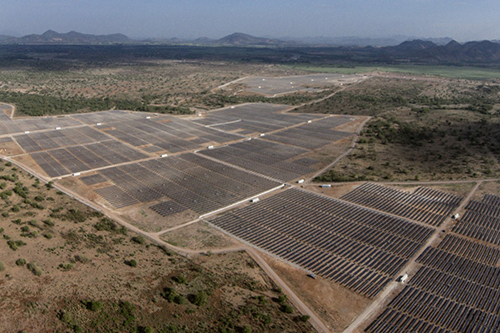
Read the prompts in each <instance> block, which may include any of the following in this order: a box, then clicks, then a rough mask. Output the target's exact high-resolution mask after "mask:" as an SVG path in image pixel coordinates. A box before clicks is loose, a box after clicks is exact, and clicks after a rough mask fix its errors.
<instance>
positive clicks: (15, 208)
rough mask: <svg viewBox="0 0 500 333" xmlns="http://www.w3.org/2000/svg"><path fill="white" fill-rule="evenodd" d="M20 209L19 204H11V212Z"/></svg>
mask: <svg viewBox="0 0 500 333" xmlns="http://www.w3.org/2000/svg"><path fill="white" fill-rule="evenodd" d="M20 210H21V209H20V208H19V205H14V206H12V208H11V209H10V211H11V212H13V213H17V212H19V211H20Z"/></svg>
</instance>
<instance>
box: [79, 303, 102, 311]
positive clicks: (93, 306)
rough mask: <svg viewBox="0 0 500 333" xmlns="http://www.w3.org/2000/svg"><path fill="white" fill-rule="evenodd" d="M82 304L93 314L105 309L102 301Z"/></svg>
mask: <svg viewBox="0 0 500 333" xmlns="http://www.w3.org/2000/svg"><path fill="white" fill-rule="evenodd" d="M82 303H83V305H85V307H86V308H87V310H90V311H93V312H96V311H99V310H101V309H102V308H103V307H104V305H103V304H102V302H101V301H83V302H82Z"/></svg>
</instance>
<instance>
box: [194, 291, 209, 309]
mask: <svg viewBox="0 0 500 333" xmlns="http://www.w3.org/2000/svg"><path fill="white" fill-rule="evenodd" d="M207 300H208V295H207V293H206V292H205V291H203V290H200V291H199V292H198V293H197V294H196V295H194V297H193V304H194V305H197V306H203V305H205V304H207Z"/></svg>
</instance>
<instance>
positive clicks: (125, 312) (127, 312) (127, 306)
mask: <svg viewBox="0 0 500 333" xmlns="http://www.w3.org/2000/svg"><path fill="white" fill-rule="evenodd" d="M119 306H120V314H121V315H122V316H123V317H125V323H124V325H128V324H129V323H131V322H133V321H134V320H135V315H134V311H135V305H133V304H132V303H129V302H120V305H119Z"/></svg>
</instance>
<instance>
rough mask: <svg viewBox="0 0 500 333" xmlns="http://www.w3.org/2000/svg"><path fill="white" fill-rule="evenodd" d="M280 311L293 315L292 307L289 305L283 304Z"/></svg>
mask: <svg viewBox="0 0 500 333" xmlns="http://www.w3.org/2000/svg"><path fill="white" fill-rule="evenodd" d="M281 311H283V312H284V313H293V307H292V306H291V305H289V304H285V305H283V306H282V307H281Z"/></svg>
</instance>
